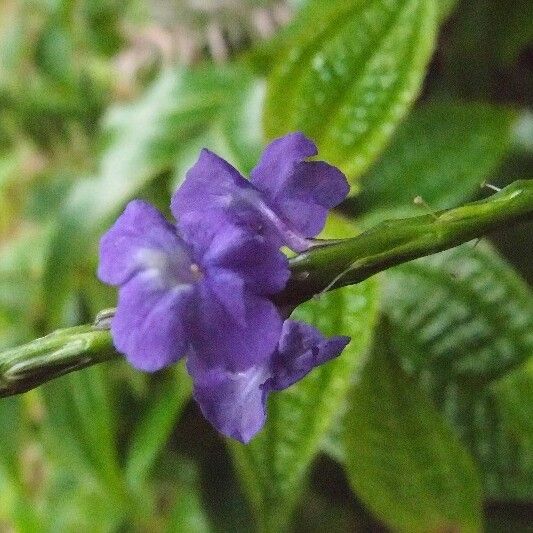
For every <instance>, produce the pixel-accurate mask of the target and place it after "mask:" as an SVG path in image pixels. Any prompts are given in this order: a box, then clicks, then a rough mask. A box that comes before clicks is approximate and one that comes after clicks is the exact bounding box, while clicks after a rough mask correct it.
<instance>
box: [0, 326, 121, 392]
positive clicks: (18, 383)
mask: <svg viewBox="0 0 533 533" xmlns="http://www.w3.org/2000/svg"><path fill="white" fill-rule="evenodd" d="M116 357H120V355H119V354H118V353H117V352H116V351H115V349H114V347H113V340H112V339H111V334H110V332H109V331H108V330H102V329H96V328H94V327H93V326H89V325H86V326H76V327H73V328H66V329H60V330H57V331H55V332H54V333H51V334H50V335H47V336H46V337H42V338H40V339H36V340H34V341H32V342H30V343H28V344H25V345H23V346H19V347H17V348H12V349H10V350H7V351H5V352H3V353H1V354H0V397H3V396H11V395H13V394H19V393H21V392H26V391H28V390H30V389H33V388H35V387H37V386H38V385H41V384H42V383H45V382H46V381H49V380H51V379H54V378H57V377H59V376H62V375H63V374H67V373H69V372H72V371H74V370H80V369H82V368H85V367H87V366H91V365H94V364H96V363H101V362H103V361H108V360H110V359H114V358H116Z"/></svg>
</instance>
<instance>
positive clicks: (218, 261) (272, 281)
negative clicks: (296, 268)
mask: <svg viewBox="0 0 533 533" xmlns="http://www.w3.org/2000/svg"><path fill="white" fill-rule="evenodd" d="M202 264H203V266H204V268H205V269H206V270H207V272H208V273H209V275H210V276H212V277H215V275H212V274H211V272H212V270H214V269H216V271H220V270H221V269H224V270H230V271H231V272H233V273H234V274H235V275H237V276H238V277H239V278H240V279H242V280H243V282H244V284H245V286H246V288H247V289H248V290H251V291H252V292H253V293H255V294H258V295H271V294H275V293H277V292H279V291H281V290H283V288H284V287H285V285H286V283H287V281H288V280H289V276H290V270H289V261H288V259H287V257H286V256H285V255H284V254H283V253H281V252H280V251H279V249H278V248H277V247H276V246H275V245H272V244H271V243H270V242H269V241H267V240H266V239H265V238H264V237H262V236H260V235H256V234H253V233H250V232H249V231H246V230H244V229H242V228H239V227H236V226H227V227H226V228H224V229H222V230H220V231H219V233H218V234H217V235H216V238H215V239H214V240H213V242H212V244H211V246H210V248H209V250H208V251H207V253H206V255H205V256H204V257H203V258H202Z"/></svg>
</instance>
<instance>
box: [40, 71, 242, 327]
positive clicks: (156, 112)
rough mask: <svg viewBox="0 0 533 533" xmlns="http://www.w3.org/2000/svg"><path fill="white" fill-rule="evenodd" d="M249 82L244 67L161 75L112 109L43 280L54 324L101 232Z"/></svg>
mask: <svg viewBox="0 0 533 533" xmlns="http://www.w3.org/2000/svg"><path fill="white" fill-rule="evenodd" d="M246 82H247V78H246V72H245V71H242V70H241V69H239V68H232V67H228V68H221V67H218V68H216V69H215V68H210V67H203V68H200V69H198V70H184V69H181V70H177V71H171V70H166V71H163V72H162V73H161V75H160V77H159V78H158V79H157V80H156V81H155V82H154V84H153V85H152V86H151V87H150V88H149V90H148V91H147V93H146V94H145V95H144V96H143V97H142V98H141V100H139V101H138V102H135V103H133V104H130V105H128V106H123V107H118V108H115V109H113V110H112V112H111V113H110V114H109V116H108V118H107V125H106V136H107V147H106V148H105V149H104V151H103V154H102V157H101V160H100V168H99V172H98V176H97V178H95V179H88V180H84V181H81V182H79V183H78V184H77V185H76V187H75V188H74V190H73V191H72V194H71V195H70V197H69V198H67V200H66V202H65V205H64V209H63V211H62V212H61V213H60V216H59V220H58V222H57V230H56V232H55V233H54V235H53V237H52V240H51V244H50V253H49V256H48V261H47V266H46V270H45V276H44V295H45V299H46V303H47V309H48V313H47V314H48V317H49V323H50V324H53V325H58V324H60V323H61V322H62V316H61V313H62V305H63V303H64V300H65V298H66V294H67V291H68V288H69V285H71V284H72V277H73V273H74V272H75V270H76V266H77V265H79V264H80V263H81V262H86V259H87V256H93V257H94V252H95V247H96V244H97V240H98V239H97V234H98V232H100V231H102V229H103V228H104V227H105V225H106V224H109V222H110V218H111V217H112V216H113V215H115V214H116V213H117V212H118V211H119V210H120V208H121V207H123V206H124V204H125V203H126V202H127V201H128V200H130V199H131V198H133V197H134V196H135V195H139V194H140V193H141V191H142V190H143V188H144V187H146V186H147V184H148V183H149V182H150V181H151V180H152V179H154V178H155V177H157V175H158V174H159V173H161V172H162V171H164V170H169V169H171V168H172V166H173V164H174V161H175V158H176V156H177V154H178V153H179V151H180V149H181V144H182V143H183V142H185V141H186V140H187V139H190V138H191V137H193V136H195V135H196V134H197V133H199V132H201V131H202V130H203V129H205V128H206V127H207V125H208V124H210V122H211V121H213V120H214V119H215V117H216V116H217V115H218V113H220V111H221V109H223V108H224V105H225V104H226V103H227V102H228V101H229V100H230V99H231V95H233V94H234V93H235V92H237V91H238V90H239V88H240V87H241V86H242V85H243V84H245V83H246Z"/></svg>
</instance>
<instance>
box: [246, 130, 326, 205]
mask: <svg viewBox="0 0 533 533" xmlns="http://www.w3.org/2000/svg"><path fill="white" fill-rule="evenodd" d="M317 153H318V152H317V149H316V146H315V143H314V142H313V141H311V139H308V138H307V137H306V136H305V135H304V134H303V133H301V132H299V131H298V132H295V133H289V134H288V135H285V136H284V137H280V138H279V139H276V140H274V141H272V142H271V143H270V144H269V145H268V146H267V147H266V148H265V149H264V150H263V153H262V155H261V159H260V160H259V163H258V164H257V166H256V167H255V168H254V169H253V170H252V172H251V181H252V183H253V184H254V185H255V186H256V187H257V188H258V189H260V190H261V191H264V192H267V193H268V196H269V197H274V196H276V195H277V194H278V192H279V191H281V190H282V189H284V188H285V187H286V182H287V180H288V179H289V177H290V175H291V174H292V171H293V170H294V166H295V165H296V164H297V163H299V162H300V161H303V160H305V159H307V158H308V157H312V156H314V155H316V154H317Z"/></svg>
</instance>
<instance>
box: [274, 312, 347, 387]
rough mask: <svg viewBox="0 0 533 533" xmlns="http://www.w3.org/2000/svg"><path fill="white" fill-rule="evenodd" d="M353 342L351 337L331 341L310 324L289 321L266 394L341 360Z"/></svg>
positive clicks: (339, 337) (282, 336) (275, 355)
mask: <svg viewBox="0 0 533 533" xmlns="http://www.w3.org/2000/svg"><path fill="white" fill-rule="evenodd" d="M349 342H350V338H349V337H342V336H338V337H331V338H330V339H327V338H325V337H324V336H323V335H322V334H321V333H320V332H319V331H318V330H317V329H315V328H314V327H312V326H310V325H309V324H305V323H303V322H296V321H293V320H286V321H285V323H284V324H283V330H282V333H281V338H280V341H279V347H278V350H277V352H276V353H275V354H274V356H273V358H272V362H271V374H272V377H271V378H270V379H268V381H267V382H266V383H265V384H264V390H265V392H269V391H271V390H283V389H286V388H287V387H290V386H291V385H292V384H294V383H296V382H297V381H299V380H300V379H302V378H303V377H304V376H305V375H307V374H308V373H309V372H310V371H311V370H312V369H313V368H315V367H316V366H319V365H321V364H323V363H325V362H327V361H329V360H330V359H333V358H334V357H337V356H338V355H339V354H340V353H341V352H342V350H343V349H344V348H345V347H346V345H347V344H348V343H349Z"/></svg>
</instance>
